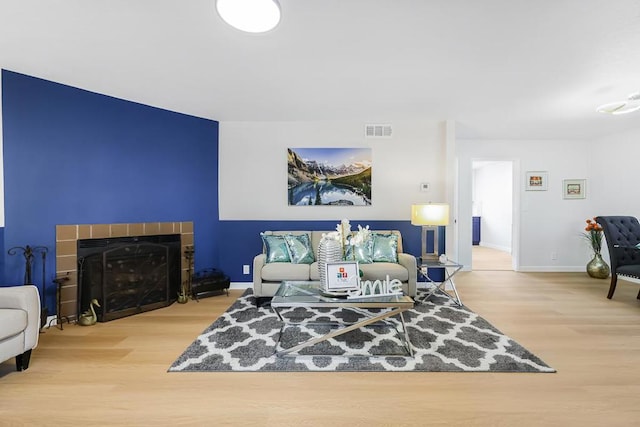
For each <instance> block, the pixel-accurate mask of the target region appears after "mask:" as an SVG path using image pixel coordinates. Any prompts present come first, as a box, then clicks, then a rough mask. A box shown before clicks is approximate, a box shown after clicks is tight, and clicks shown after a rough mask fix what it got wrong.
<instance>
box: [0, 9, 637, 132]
mask: <svg viewBox="0 0 640 427" xmlns="http://www.w3.org/2000/svg"><path fill="white" fill-rule="evenodd" d="M280 4H281V7H282V16H283V19H282V22H281V23H280V25H279V26H278V27H277V28H276V29H275V30H273V31H271V32H269V33H267V34H262V35H252V34H245V33H241V32H239V31H236V30H234V29H232V28H229V27H227V26H226V25H225V24H224V23H223V22H222V21H221V20H220V18H219V17H218V16H217V14H216V12H215V5H214V0H0V67H2V68H5V69H8V70H12V71H17V72H20V73H25V74H29V75H33V76H37V77H41V78H45V79H49V80H53V81H56V82H60V83H65V84H69V85H72V86H76V87H80V88H83V89H88V90H91V91H94V92H99V93H103V94H107V95H111V96H115V97H119V98H124V99H128V100H132V101H136V102H141V103H144V104H148V105H153V106H157V107H161V108H166V109H169V110H173V111H179V112H183V113H187V114H192V115H195V116H200V117H206V118H211V119H215V120H220V121H227V120H234V121H235V120H238V121H297V120H357V121H362V122H366V123H393V121H394V120H405V119H410V120H415V119H428V120H446V119H451V120H456V122H457V126H458V127H457V135H458V137H459V138H482V139H548V138H554V139H565V138H580V139H583V138H592V137H598V136H602V135H607V134H611V133H615V132H620V131H624V130H628V129H632V128H640V112H637V113H635V114H633V113H632V114H629V115H626V116H605V115H602V114H598V113H595V111H594V110H595V107H596V106H597V105H599V104H602V103H605V102H611V101H616V100H620V99H625V98H626V97H627V96H628V95H629V94H630V93H632V92H636V91H640V1H638V0H555V1H554V0H537V1H536V0H280Z"/></svg>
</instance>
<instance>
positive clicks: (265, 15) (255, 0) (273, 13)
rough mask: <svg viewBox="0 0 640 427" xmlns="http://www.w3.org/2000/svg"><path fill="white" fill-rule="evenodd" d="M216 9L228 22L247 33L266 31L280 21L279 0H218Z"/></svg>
mask: <svg viewBox="0 0 640 427" xmlns="http://www.w3.org/2000/svg"><path fill="white" fill-rule="evenodd" d="M216 10H217V11H218V15H220V17H221V18H222V19H223V20H224V21H225V22H226V23H227V24H229V25H231V26H232V27H234V28H237V29H238V30H241V31H245V32H247V33H264V32H267V31H270V30H272V29H274V28H275V27H276V25H278V23H279V22H280V4H279V3H278V1H277V0H216Z"/></svg>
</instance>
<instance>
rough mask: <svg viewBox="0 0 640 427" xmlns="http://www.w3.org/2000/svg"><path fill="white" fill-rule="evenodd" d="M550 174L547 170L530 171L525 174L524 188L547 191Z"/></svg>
mask: <svg viewBox="0 0 640 427" xmlns="http://www.w3.org/2000/svg"><path fill="white" fill-rule="evenodd" d="M548 181H549V174H548V173H547V172H539V171H529V172H527V173H526V176H525V184H524V189H525V190H527V191H547V188H548Z"/></svg>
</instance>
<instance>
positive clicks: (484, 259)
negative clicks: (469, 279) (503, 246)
mask: <svg viewBox="0 0 640 427" xmlns="http://www.w3.org/2000/svg"><path fill="white" fill-rule="evenodd" d="M471 269H472V270H474V271H479V270H493V271H495V270H510V271H512V270H513V266H512V263H511V254H510V253H509V252H504V251H499V250H497V249H493V248H488V247H486V246H472V247H471Z"/></svg>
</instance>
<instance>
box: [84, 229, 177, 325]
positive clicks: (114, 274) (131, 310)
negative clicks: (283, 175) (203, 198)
mask: <svg viewBox="0 0 640 427" xmlns="http://www.w3.org/2000/svg"><path fill="white" fill-rule="evenodd" d="M180 268H181V253H180V235H179V234H164V235H154V236H136V237H118V238H106V239H81V240H78V313H83V312H84V311H86V310H87V309H88V308H89V304H90V303H91V301H92V300H93V299H96V300H98V303H99V304H100V307H95V310H96V314H97V315H98V321H100V322H106V321H109V320H113V319H118V318H121V317H125V316H130V315H132V314H136V313H141V312H144V311H149V310H154V309H156V308H161V307H166V306H167V305H169V304H171V303H172V302H174V301H175V300H176V298H177V294H178V290H179V289H180Z"/></svg>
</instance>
